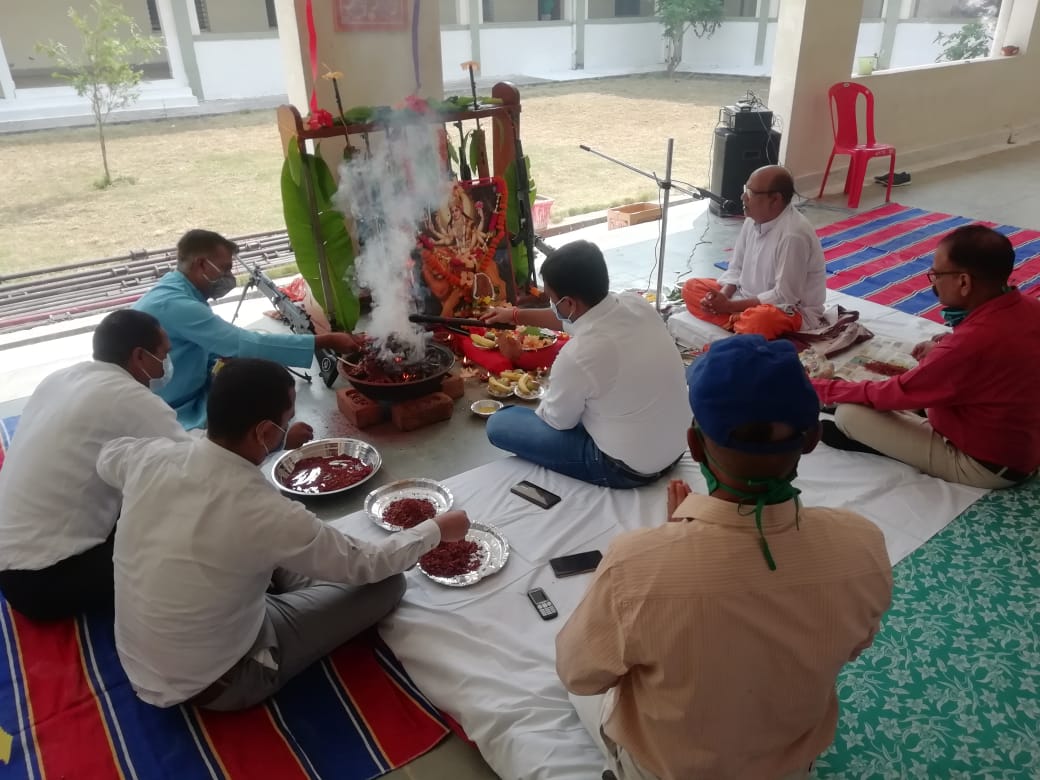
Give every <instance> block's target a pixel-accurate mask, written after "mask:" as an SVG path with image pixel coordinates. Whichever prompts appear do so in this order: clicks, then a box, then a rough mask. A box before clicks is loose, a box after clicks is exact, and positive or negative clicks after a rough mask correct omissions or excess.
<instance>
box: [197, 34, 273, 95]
mask: <svg viewBox="0 0 1040 780" xmlns="http://www.w3.org/2000/svg"><path fill="white" fill-rule="evenodd" d="M195 58H196V61H197V62H198V66H199V76H200V78H201V79H202V93H203V97H204V98H205V99H206V100H227V99H232V98H235V99H242V98H256V97H269V96H274V95H284V94H286V92H287V89H288V87H287V86H286V78H285V67H284V65H283V62H282V51H281V47H280V44H279V42H278V38H277V37H275V36H266V37H263V38H213V39H206V38H199V39H196V40H195Z"/></svg>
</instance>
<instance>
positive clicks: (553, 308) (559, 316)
mask: <svg viewBox="0 0 1040 780" xmlns="http://www.w3.org/2000/svg"><path fill="white" fill-rule="evenodd" d="M560 300H562V298H561V299H560ZM559 302H560V301H556V302H555V303H554V302H553V301H549V309H550V311H552V313H553V315H554V316H555V317H556V319H558V320H559V321H560V322H561V323H563V332H564V333H570V332H571V328H570V326H571V325H573V324H574V321H573V320H572V319H571V318H570V317H564V316H563V315H562V314H560V310H559V309H558V308H557V305H558V304H559ZM572 313H573V312H572Z"/></svg>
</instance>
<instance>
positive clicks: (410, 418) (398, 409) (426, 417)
mask: <svg viewBox="0 0 1040 780" xmlns="http://www.w3.org/2000/svg"><path fill="white" fill-rule="evenodd" d="M454 409H455V404H454V402H453V401H452V400H451V398H449V397H448V396H447V395H445V394H444V393H431V394H430V395H426V396H423V397H422V398H416V399H415V400H414V401H403V402H402V403H399V404H395V405H394V406H393V408H391V410H390V419H391V420H393V423H394V425H395V426H397V429H398V430H401V431H414V430H415V429H416V428H422V427H423V426H425V425H431V424H432V423H435V422H441V421H443V420H447V419H450V418H451V413H452V412H453V411H454Z"/></svg>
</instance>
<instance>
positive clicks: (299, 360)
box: [134, 229, 357, 430]
mask: <svg viewBox="0 0 1040 780" xmlns="http://www.w3.org/2000/svg"><path fill="white" fill-rule="evenodd" d="M237 253H238V246H237V245H236V244H235V243H234V242H233V241H229V240H228V239H226V238H224V237H223V236H222V235H220V234H219V233H214V232H213V231H212V230H198V229H196V230H189V231H188V232H187V233H185V234H184V235H183V236H182V237H181V239H180V241H178V242H177V269H176V270H174V271H170V273H168V274H166V275H165V276H163V278H162V279H160V280H159V283H158V284H156V285H155V287H153V288H152V289H151V290H149V291H148V292H147V293H145V295H144V296H143V297H142V298H141V299H140V300H139V301H138V302H137V303H135V304H134V308H135V309H139V310H140V311H145V312H148V313H149V314H151V315H152V316H154V317H155V318H157V319H158V320H159V322H160V323H162V326H163V328H164V329H165V330H166V332H167V333H168V334H169V335H170V343H171V344H172V347H171V349H170V356H171V357H172V359H173V365H174V368H175V369H176V374H175V376H174V379H173V381H171V382H170V383H169V384H168V385H167V386H166V387H164V388H163V389H162V390H161V391H160V392H159V395H160V396H161V397H162V399H163V400H164V401H166V402H167V403H168V404H169V405H170V406H172V407H173V408H174V410H175V411H176V412H177V419H178V420H179V421H180V423H181V425H183V426H184V427H185V428H187V429H189V430H190V429H192V428H202V427H205V425H206V396H207V394H208V393H209V386H210V382H211V381H212V375H213V367H214V366H215V365H216V363H217V361H218V360H219V359H220V358H234V357H256V358H265V359H267V360H273V361H274V362H276V363H281V364H282V365H283V366H297V367H300V368H306V367H308V366H310V364H311V361H313V359H314V350H315V348H316V347H317V348H319V349H324V348H328V349H331V350H333V351H335V352H350V351H352V350H354V349H356V348H357V342H356V341H355V339H354V337H353V336H352V335H350V334H349V333H324V334H319V335H317V336H312V335H310V334H307V333H260V332H256V331H251V330H246V329H245V328H239V327H237V326H235V325H232V324H231V323H229V322H227V321H226V320H224V319H222V318H221V317H220V316H218V315H217V314H216V313H214V311H213V310H212V309H211V308H210V306H209V304H208V303H207V301H209V300H210V299H214V300H216V299H218V298H222V297H223V296H225V295H227V294H228V293H229V292H231V291H232V290H233V289H235V284H236V280H235V275H234V273H232V264H233V260H234V256H235V255H236V254H237Z"/></svg>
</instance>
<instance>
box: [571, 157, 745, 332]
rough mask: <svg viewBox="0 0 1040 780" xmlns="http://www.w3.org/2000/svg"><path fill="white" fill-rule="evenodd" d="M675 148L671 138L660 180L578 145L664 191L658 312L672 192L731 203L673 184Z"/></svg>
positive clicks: (721, 204)
mask: <svg viewBox="0 0 1040 780" xmlns="http://www.w3.org/2000/svg"><path fill="white" fill-rule="evenodd" d="M674 147H675V139H674V138H669V139H668V147H667V149H666V151H665V162H664V179H660V178H658V176H657V174H656V173H653V172H651V171H644V170H643V169H642V168H637V167H635V166H634V165H629V164H628V163H627V162H625V161H623V160H619V159H617V158H616V157H611V156H610V155H609V154H604V153H603V152H600V151H597V150H595V149H593V148H591V147H589V146H586V145H585V144H579V145H578V148H579V149H582V150H583V151H586V152H589V153H591V154H594V155H596V156H597V157H602V158H603V159H604V160H607V161H608V162H612V163H614V164H615V165H620V166H621V167H622V168H627V169H628V170H630V171H632V172H633V173H638V174H639V175H640V176H645V177H646V178H648V179H652V180H653V181H654V183H655V184H657V186H658V188H660V189H661V190H662V191H663V195H662V200H661V239H660V241H659V242H658V246H659V248H660V252H659V254H658V258H657V299H656V300H655V301H654V305H655V307H656V308H657V311H658V312H660V311H661V298H662V295H663V293H664V256H665V241H666V240H667V238H668V206H669V203H670V201H671V193H672V190H676V191H677V192H681V193H683V194H684V195H689V196H690V197H691V198H694V199H695V200H702V199H704V198H707V199H708V200H713V201H715V202H716V203H718V204H719V205H720V206H723V207H725V205H726V204H727V203H728V202H729V201H727V200H726V199H724V198H722V197H720V196H719V195H716V194H715V193H714V192H711V191H709V190H705V189H702V188H701V187H694V186H693V185H688V186H686V185H683V186H680V185H678V184H676V183H675V182H673V181H672V151H673V149H674Z"/></svg>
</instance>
